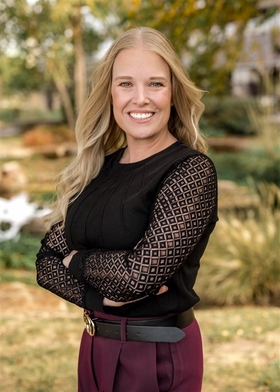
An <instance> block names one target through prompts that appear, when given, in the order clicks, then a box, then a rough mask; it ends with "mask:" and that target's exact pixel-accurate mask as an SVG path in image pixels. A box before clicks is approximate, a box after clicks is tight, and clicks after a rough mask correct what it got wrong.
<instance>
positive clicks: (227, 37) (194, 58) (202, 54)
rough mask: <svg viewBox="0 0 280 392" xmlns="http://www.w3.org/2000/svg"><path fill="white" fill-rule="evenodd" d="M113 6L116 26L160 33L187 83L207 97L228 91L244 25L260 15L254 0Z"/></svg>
mask: <svg viewBox="0 0 280 392" xmlns="http://www.w3.org/2000/svg"><path fill="white" fill-rule="evenodd" d="M119 2H120V3H121V7H120V13H119V14H118V16H119V17H120V19H121V23H120V25H123V27H124V28H125V29H127V28H130V27H133V26H141V25H143V26H150V27H154V28H156V29H158V30H160V31H162V32H163V33H165V34H166V35H167V37H168V38H169V39H170V40H171V42H172V43H173V44H174V47H175V49H176V50H177V51H178V53H179V54H180V56H181V57H182V58H183V59H185V61H186V65H187V68H188V70H189V73H190V76H191V78H192V80H194V81H195V83H196V84H197V85H198V86H199V87H200V88H202V89H205V90H209V91H211V93H213V94H225V93H227V92H228V91H229V89H230V73H231V71H232V69H233V68H234V66H235V63H236V61H237V59H238V56H239V54H240V48H241V45H242V39H241V38H242V34H243V31H244V28H245V26H246V23H247V21H248V20H249V19H251V18H254V17H260V12H259V11H258V8H257V3H258V1H257V0H230V1H224V0H215V1H203V0H202V1H197V0H189V1H185V0H169V1H164V2H162V1H160V0H157V1H153V2H151V1H150V0H131V1H124V0H119ZM233 22H234V23H233Z"/></svg>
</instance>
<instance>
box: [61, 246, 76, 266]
mask: <svg viewBox="0 0 280 392" xmlns="http://www.w3.org/2000/svg"><path fill="white" fill-rule="evenodd" d="M77 252H78V251H77V250H72V252H70V253H69V255H68V256H66V257H64V259H63V260H62V262H63V264H64V265H65V267H66V268H69V264H70V262H71V260H72V257H73V256H74V254H75V253H77Z"/></svg>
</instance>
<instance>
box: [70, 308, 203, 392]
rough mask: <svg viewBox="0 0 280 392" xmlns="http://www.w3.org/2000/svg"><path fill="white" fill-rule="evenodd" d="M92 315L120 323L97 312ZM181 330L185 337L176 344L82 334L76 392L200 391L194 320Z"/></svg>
mask: <svg viewBox="0 0 280 392" xmlns="http://www.w3.org/2000/svg"><path fill="white" fill-rule="evenodd" d="M95 316H96V317H102V318H107V319H114V320H116V319H118V320H120V318H116V317H112V316H109V315H104V314H102V313H99V312H95ZM110 317H111V318H110ZM183 331H184V332H185V334H186V337H185V338H184V339H183V340H181V341H180V342H178V343H150V342H135V341H121V340H115V339H108V338H103V337H99V336H94V337H91V336H89V335H88V333H87V332H86V331H84V333H83V336H82V341H81V347H80V354H79V364H78V392H165V391H169V392H201V386H202V375H203V355H202V342H201V335H200V330H199V326H198V323H197V321H196V320H194V321H193V322H192V323H191V324H190V325H188V326H187V327H185V328H183Z"/></svg>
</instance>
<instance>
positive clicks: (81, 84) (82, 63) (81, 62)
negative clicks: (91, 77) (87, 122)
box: [71, 7, 87, 113]
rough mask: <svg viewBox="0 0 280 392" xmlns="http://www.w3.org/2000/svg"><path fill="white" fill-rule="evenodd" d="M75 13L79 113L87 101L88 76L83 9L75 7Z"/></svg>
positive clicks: (75, 69)
mask: <svg viewBox="0 0 280 392" xmlns="http://www.w3.org/2000/svg"><path fill="white" fill-rule="evenodd" d="M74 10H75V12H74V13H73V14H72V16H71V22H72V26H73V44H74V58H75V64H74V83H75V106H76V111H77V113H79V111H80V109H81V107H82V106H83V104H84V102H85V99H86V89H87V76H86V56H85V51H84V46H83V26H82V15H81V9H80V7H79V8H76V7H74Z"/></svg>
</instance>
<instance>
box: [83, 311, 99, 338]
mask: <svg viewBox="0 0 280 392" xmlns="http://www.w3.org/2000/svg"><path fill="white" fill-rule="evenodd" d="M94 320H96V319H94ZM84 323H85V326H86V331H87V333H88V334H89V335H90V336H94V335H95V324H94V321H93V320H92V318H90V317H89V315H88V314H87V313H86V312H84Z"/></svg>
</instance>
